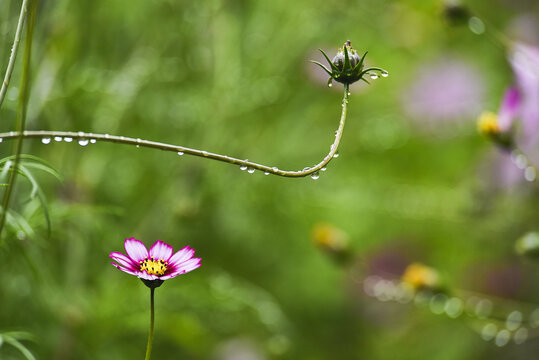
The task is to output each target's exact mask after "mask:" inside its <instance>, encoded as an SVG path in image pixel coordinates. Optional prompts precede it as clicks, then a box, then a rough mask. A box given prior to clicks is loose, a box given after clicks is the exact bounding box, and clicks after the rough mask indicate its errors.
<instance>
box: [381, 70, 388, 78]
mask: <svg viewBox="0 0 539 360" xmlns="http://www.w3.org/2000/svg"><path fill="white" fill-rule="evenodd" d="M380 75H382V77H388V76H389V73H388V72H387V71H382V72H381V73H380Z"/></svg>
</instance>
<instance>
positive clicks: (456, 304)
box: [445, 297, 463, 319]
mask: <svg viewBox="0 0 539 360" xmlns="http://www.w3.org/2000/svg"><path fill="white" fill-rule="evenodd" d="M462 310H463V309H462V300H460V299H459V298H456V297H453V298H451V299H449V301H447V302H446V303H445V313H446V314H447V316H449V317H450V318H453V319H455V318H457V317H459V316H460V315H461V314H462Z"/></svg>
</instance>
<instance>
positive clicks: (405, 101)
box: [402, 56, 484, 129]
mask: <svg viewBox="0 0 539 360" xmlns="http://www.w3.org/2000/svg"><path fill="white" fill-rule="evenodd" d="M483 93H484V85H483V78H482V77H481V75H480V74H479V73H478V71H477V70H476V69H475V68H474V67H473V66H471V65H470V64H468V63H466V62H464V61H462V60H458V59H454V58H453V59H452V58H451V57H447V56H446V57H444V59H443V60H438V61H435V62H432V63H430V64H423V65H421V66H419V67H418V70H417V74H416V75H415V78H414V81H413V82H412V85H411V86H410V87H406V88H405V89H403V94H402V106H403V109H404V112H405V113H406V115H408V117H410V118H411V120H412V121H414V122H417V123H418V125H420V127H421V129H424V128H425V126H426V127H427V128H428V127H433V128H437V127H438V125H440V123H444V122H445V123H451V122H455V121H458V120H460V119H463V118H466V119H469V118H474V117H475V116H477V114H478V113H479V111H480V110H481V107H482V106H481V105H482V103H483Z"/></svg>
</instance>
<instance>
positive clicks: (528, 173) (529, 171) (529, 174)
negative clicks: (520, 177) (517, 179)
mask: <svg viewBox="0 0 539 360" xmlns="http://www.w3.org/2000/svg"><path fill="white" fill-rule="evenodd" d="M524 178H525V179H526V180H528V181H534V180H535V179H536V178H537V171H536V170H535V168H534V167H533V166H528V167H527V168H526V170H524Z"/></svg>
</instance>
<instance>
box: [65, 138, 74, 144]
mask: <svg viewBox="0 0 539 360" xmlns="http://www.w3.org/2000/svg"><path fill="white" fill-rule="evenodd" d="M64 141H65V142H68V143H70V142H72V141H73V138H72V137H65V138H64Z"/></svg>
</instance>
